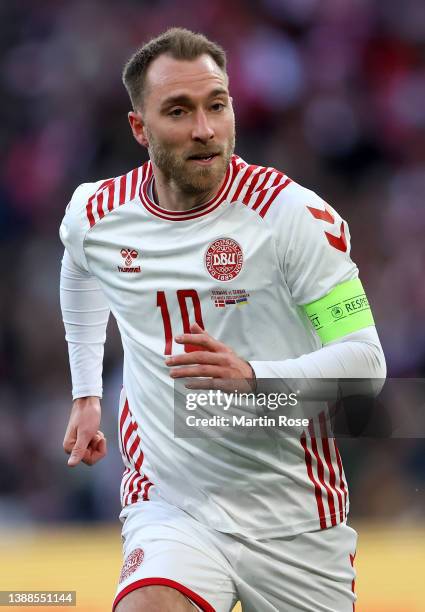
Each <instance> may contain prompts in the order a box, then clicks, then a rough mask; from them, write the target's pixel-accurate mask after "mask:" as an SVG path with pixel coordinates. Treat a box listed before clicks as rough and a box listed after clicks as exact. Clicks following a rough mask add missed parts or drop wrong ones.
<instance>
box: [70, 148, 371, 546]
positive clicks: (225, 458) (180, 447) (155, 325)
mask: <svg viewBox="0 0 425 612" xmlns="http://www.w3.org/2000/svg"><path fill="white" fill-rule="evenodd" d="M151 176H152V168H151V166H150V163H147V164H145V165H144V166H143V167H142V168H140V169H138V170H135V171H132V172H130V173H128V174H127V175H124V177H117V179H116V180H115V181H113V182H110V183H108V186H107V187H106V188H104V189H103V191H102V190H101V191H99V192H96V190H97V189H98V188H99V186H100V184H101V182H99V183H96V184H93V185H91V187H90V186H87V185H84V186H83V187H82V188H79V189H78V190H77V191H76V194H75V195H74V197H73V199H72V201H71V204H70V205H69V206H68V208H67V212H66V215H65V218H64V221H63V223H62V226H61V232H60V233H61V238H62V241H63V243H64V245H65V247H66V249H67V251H68V252H69V253H70V254H71V256H72V259H73V261H74V262H75V263H76V264H77V266H79V267H80V269H81V270H84V269H85V270H86V271H90V273H91V275H92V276H93V278H95V279H96V282H97V283H98V286H99V287H100V288H101V290H102V292H103V294H104V296H105V300H106V302H103V304H106V303H107V304H108V306H109V308H110V309H111V311H112V313H113V315H114V317H115V319H116V320H117V323H118V327H119V330H120V333H121V338H122V342H123V348H124V390H123V393H124V401H123V402H122V404H121V408H120V414H119V420H120V424H121V430H120V444H121V450H122V454H123V460H124V463H125V465H126V472H125V476H124V480H123V486H122V491H123V490H125V491H126V494H125V495H124V496H123V503H124V504H125V503H133V502H134V500H137V499H138V498H139V499H142V498H146V499H152V498H155V496H157V497H158V496H159V497H161V498H163V499H166V500H167V501H168V502H169V503H171V504H173V505H175V506H177V507H180V508H182V509H183V510H185V511H186V512H187V513H188V514H191V515H193V516H194V517H196V518H197V519H198V520H200V521H201V522H203V523H206V524H209V525H210V526H211V527H212V528H215V529H217V530H219V531H223V532H232V533H239V534H243V535H245V536H247V537H280V536H286V535H294V534H297V533H301V532H303V531H308V530H315V529H318V528H319V527H322V528H323V527H331V526H333V525H335V524H337V523H339V522H341V521H343V520H345V518H346V515H347V511H348V496H347V490H346V484H345V480H344V474H343V471H342V467H341V464H340V462H339V461H338V455H337V448H336V444H335V442H334V441H333V440H332V441H331V442H330V448H329V449H326V448H325V446H324V445H322V443H321V442H320V440H319V441H318V443H317V449H316V448H315V443H314V442H312V441H311V439H310V435H309V433H308V432H304V434H303V432H301V431H300V432H299V435H298V434H297V437H295V436H294V437H287V438H284V439H272V440H269V439H266V440H264V439H257V438H255V437H249V436H248V437H246V438H243V439H239V440H232V439H228V438H226V437H223V438H219V439H200V438H176V437H175V435H174V411H173V406H174V386H173V381H172V379H171V378H170V376H169V370H168V368H167V367H166V365H165V363H164V359H165V349H166V346H167V345H166V340H167V334H168V332H167V329H168V327H169V326H170V327H171V333H172V336H176V335H178V334H180V333H182V331H183V330H184V329H185V326H186V328H187V325H188V324H189V322H192V321H193V320H194V319H195V315H196V316H198V318H199V315H200V314H201V316H202V322H203V323H204V326H205V328H206V329H207V331H208V332H209V333H210V334H211V335H212V336H214V337H216V338H217V339H219V340H221V341H223V342H225V343H226V344H227V345H228V346H230V347H232V348H233V349H234V350H235V351H236V352H237V353H238V354H239V355H240V356H241V357H243V358H245V359H247V360H249V361H250V362H252V363H254V364H258V363H259V362H279V363H281V364H282V363H284V364H285V363H286V362H288V360H290V363H291V364H292V365H294V364H296V363H297V360H299V359H300V360H301V361H300V362H298V363H299V364H300V363H301V364H303V368H305V367H306V365H305V364H306V362H305V359H306V358H308V359H311V360H312V363H313V362H314V363H315V364H316V369H317V370H318V372H319V373H320V371H325V370H326V367H325V363H328V357H329V355H330V352H331V353H332V354H333V358H334V366H335V369H334V370H333V372H334V373H336V372H337V371H338V370H337V368H336V365H337V363H338V362H339V363H341V364H342V363H343V365H342V366H341V367H342V370H343V372H344V373H345V372H346V371H347V369H348V368H350V371H352V372H353V371H354V369H355V368H356V367H357V366H355V368H354V369H353V368H351V366H353V364H354V365H355V362H356V360H359V361H358V362H357V363H358V364H361V363H363V364H366V365H367V363H369V364H370V366H371V367H370V370H368V368H367V367H366V365H363V366H362V371H363V372H364V373H365V376H367V377H373V376H374V373H376V371H377V370H376V369H375V368H374V367H372V366H373V364H374V360H376V358H377V357H376V355H377V354H376V347H375V346H372V345H370V344H369V341H367V342H368V343H367V344H366V343H364V342H358V346H357V344H356V346H355V347H354V349H353V343H352V342H351V341H350V342H347V343H345V342H340V343H338V344H334V345H332V346H328V347H326V348H324V349H321V343H320V340H319V338H318V336H317V334H316V332H315V331H314V329H313V327H312V326H311V323H310V321H309V319H308V317H307V316H306V315H305V313H304V311H303V309H302V308H301V307H300V304H305V303H309V302H311V301H313V300H315V299H319V298H320V297H323V296H324V295H326V294H327V293H329V291H331V290H332V289H333V288H334V287H335V286H337V285H338V284H340V283H342V282H344V281H346V280H349V279H351V278H356V277H357V274H358V271H357V268H356V266H355V264H354V263H353V262H352V261H351V259H350V254H349V253H350V244H349V232H348V228H347V227H346V224H345V222H343V221H342V220H341V218H340V217H339V216H338V215H337V214H336V213H335V212H333V213H332V219H333V220H334V223H333V224H331V223H329V222H328V221H326V222H325V221H323V220H319V219H317V218H315V217H314V216H313V215H312V214H311V212H310V211H309V210H308V208H307V206H312V207H313V208H317V209H318V208H321V209H322V210H324V207H325V205H324V203H323V201H322V200H320V198H318V197H317V196H316V195H315V194H313V193H312V192H311V191H309V190H307V189H304V188H303V187H301V186H299V185H297V184H295V183H289V181H287V178H286V177H285V176H284V175H280V174H279V173H278V172H277V171H275V170H274V169H264V168H260V167H250V166H248V165H247V164H246V163H245V162H243V160H241V159H240V158H238V157H234V158H233V160H232V162H231V166H230V170H229V175H228V182H227V183H226V185H225V187H226V191H225V193H226V192H227V195H226V199H225V201H224V202H223V203H222V204H221V205H219V206H217V207H214V206H213V204H212V203H210V204H208V210H209V212H208V214H205V215H202V213H201V211H199V214H198V212H197V210H195V211H194V212H193V211H189V213H183V216H180V217H179V219H180V220H179V221H174V220H170V219H169V218H168V217H172V215H169V214H167V213H166V211H164V210H159V211H155V207H154V203H153V202H152V201H149V198H148V195H147V194H148V189H147V188H148V185H149V183H150V180H151ZM248 176H249V178H247V177H248ZM245 179H247V180H246V182H245V183H244V181H245ZM263 179H264V180H263ZM255 185H256V186H255ZM254 186H255V188H254ZM145 188H146V191H145ZM276 189H279V191H276ZM273 197H274V198H275V199H274V200H273V201H272V198H273ZM268 202H270V206H268ZM176 214H177V216H178V215H179V214H178V213H176ZM180 214H182V213H180ZM191 215H193V218H191ZM341 223H344V224H345V225H344V227H345V235H346V240H347V246H346V248H344V250H338V249H336V248H334V247H333V246H331V245H330V243H329V240H328V239H327V238H326V234H325V232H328V233H329V232H330V233H333V235H334V236H338V235H339V232H340V231H341V229H340V228H341ZM221 238H226V239H231V240H233V241H235V242H237V243H238V244H239V246H240V248H241V251H242V254H243V262H242V268H241V270H240V271H239V273H238V274H237V276H235V277H234V278H233V279H232V278H230V279H228V280H226V281H220V280H217V279H216V278H213V276H212V275H211V274H210V273H209V272H208V270H207V268H206V264H205V256H206V253H207V250H208V249H209V247H210V246H211V245H212V244H213V243H214V242H215V241H216V240H217V239H221ZM125 252H131V253H132V255H131V258H130V259H131V262H130V263H125V262H124V261H125V257H124V255H123V253H125ZM123 257H124V259H123ZM74 280H75V279H74ZM223 292H224V293H223ZM94 293H95V294H96V295H97V296H98V298H99V300H100V297H99V296H100V293H99V294H97V293H96V292H94ZM223 295H224V296H227V297H229V296H230V297H232V296H233V297H234V298H237V297H238V296H241V295H243V296H245V298H246V300H245V305H243V306H242V305H240V306H239V305H237V304H236V303H233V304H231V303H230V302H231V301H232V300H230V301H229V303H228V304H226V305H225V307H223V308H220V307H218V306H217V296H218V297H220V296H223ZM77 296H78V297H77ZM74 297H77V299H78V300H81V299H82V300H83V301H84V304H82V305H80V306H75V305H74V307H73V308H72V309H73V310H78V309H81V310H82V311H84V312H85V313H86V315H87V316H88V317H90V313H89V311H90V310H91V309H92V308H93V310H96V309H97V308H99V309H100V310H99V318H98V320H97V321H96V322H97V323H98V325H96V326H94V325H93V320H90V321H91V324H90V325H89V327H85V326H84V327H81V329H82V330H83V331H82V333H83V335H84V333H85V332H84V330H88V329H89V330H90V334H91V333H92V332H94V333H95V335H96V338H97V339H98V342H97V344H98V343H99V342H101V341H103V334H104V327H105V319H106V310H105V311H102V308H103V306H102V305H101V304H100V301H99V302H96V305H93V304H91V303H90V304H89V301H90V302H91V297H90V296H87V297H86V296H84V292H78V291H76V292H75V293H74ZM95 299H97V298H95ZM235 301H236V300H233V302H235ZM76 314H77V313H74V314H73V317H74V318H72V324H74V325H75V323H76V321H77V319H76V318H75V315H76ZM167 317H169V325H168V322H167ZM65 319H66V320H67V321H70V317H69V314H67V315H65ZM67 325H68V323H67ZM102 330H103V331H102ZM69 333H70V332H69V331H68V329H67V334H69ZM69 337H70V336H69ZM73 337H74V338H75V337H76V336H73ZM90 338H91V339H93V336H90ZM372 344H373V343H372ZM344 345H345V346H344ZM360 345H361V347H362V348H361V349H360V351H358V350H357V348H359V347H360ZM87 346H88V345H84V347H82V348H81V350H82V351H84V350H86V347H87ZM171 346H172V352H173V353H174V354H178V353H180V352H182V351H183V350H184V348H183V347H182V346H180V345H178V344H176V343H174V342H172V339H171ZM321 351H324V353H322V352H321ZM340 351H342V352H340ZM344 351H345V354H344ZM309 354H311V356H310V355H309ZM321 355H325V358H324V361H323V363H322V361H321ZM90 358H91V356H90V357H89V358H87V359H85V363H88V362H89V361H90ZM346 359H348V361H349V362H350V364H351V366H349V365H348V364H346V363H345V360H346ZM292 360H293V361H292ZM99 363H100V357H99ZM71 367H72V370H73V375H74V377H75V381H76V382H75V385H74V386H75V387H76V388H79V387H80V388H82V387H84V389H85V391H86V390H87V389H88V388H89V387H90V388H91V386H90V384H89V383H88V381H87V386H84V385H85V383H84V380H83V379H81V380H82V382H81V383H80V375H81V376H82V374H81V372H82V368H81V367H80V366H78V363H77V361H76V360H74V359H73V356H72V351H71ZM256 367H261V366H258V365H256ZM359 367H360V365H359ZM79 372H80V373H79ZM341 375H343V374H341ZM99 380H100V377H99V368H98V367H97V368H96V369H95V370H94V371H93V377H92V382H93V387H92V389H93V390H96V389H98V386H99ZM303 435H304V436H306V438H305V439H303V438H302V436H303ZM316 453H317V458H316ZM326 453H327V459H326V456H325V455H326ZM309 456H310V459H309ZM308 460H309V461H312V467H311V473H312V475H313V478H314V477H316V480H318V481H320V482H318V484H317V487H318V488H319V489H320V492H321V496H322V499H323V506H324V508H323V509H320V508H319V506H318V501H317V495H316V494H315V487H314V484H313V481H312V477H311V475H310V476H309V473H308V469H307V467H308V466H307V462H308ZM326 461H328V464H326ZM320 462H324V466H325V468H324V472H323V474H324V475H323V474H322V475H321V472H320V470H319V468H318V465H319V464H320ZM326 466H327V467H326ZM146 473H147V475H148V476H147V477H146V478H148V480H149V482H147V480H145V476H144V475H143V476H140V475H141V474H146ZM321 478H322V479H324V480H325V481H326V479H327V480H328V481H329V482H328V483H326V482H321ZM135 483H139V485H140V486H139V485H137V486H135ZM148 486H149V488H148ZM132 487H133V488H132ZM319 515H320V516H319Z"/></svg>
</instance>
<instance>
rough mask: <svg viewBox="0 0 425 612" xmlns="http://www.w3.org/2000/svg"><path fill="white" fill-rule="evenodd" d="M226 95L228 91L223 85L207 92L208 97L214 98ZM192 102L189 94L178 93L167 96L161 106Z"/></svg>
mask: <svg viewBox="0 0 425 612" xmlns="http://www.w3.org/2000/svg"><path fill="white" fill-rule="evenodd" d="M223 95H225V96H228V95H229V92H228V91H227V89H224V88H223V87H218V88H217V89H213V90H212V91H211V92H210V93H209V94H208V99H211V98H215V97H217V96H223ZM191 103H192V100H191V98H190V97H189V96H186V95H185V94H178V95H176V96H169V97H168V98H165V100H164V101H163V102H162V103H161V108H162V109H164V108H167V107H168V106H174V104H186V105H189V104H191Z"/></svg>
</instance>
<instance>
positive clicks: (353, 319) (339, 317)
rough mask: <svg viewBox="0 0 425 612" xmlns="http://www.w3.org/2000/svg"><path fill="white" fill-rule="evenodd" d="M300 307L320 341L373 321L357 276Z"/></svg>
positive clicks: (328, 340)
mask: <svg viewBox="0 0 425 612" xmlns="http://www.w3.org/2000/svg"><path fill="white" fill-rule="evenodd" d="M303 308H304V311H305V313H306V314H307V316H308V318H309V319H310V321H311V322H312V324H313V327H314V329H315V330H316V332H317V333H318V335H319V337H320V339H321V341H322V343H323V344H326V343H327V342H332V340H337V339H338V338H341V337H342V336H346V335H347V334H351V333H352V332H355V331H357V330H359V329H363V327H369V325H374V324H375V322H374V320H373V316H372V312H371V310H370V306H369V302H368V301H367V297H366V295H365V292H364V289H363V285H362V283H361V281H360V279H358V278H355V279H354V280H350V281H347V282H346V283H342V284H341V285H338V286H337V287H335V288H334V289H332V291H331V292H330V293H328V295H325V297H322V298H320V299H319V300H315V301H314V302H311V304H305V305H304V306H303Z"/></svg>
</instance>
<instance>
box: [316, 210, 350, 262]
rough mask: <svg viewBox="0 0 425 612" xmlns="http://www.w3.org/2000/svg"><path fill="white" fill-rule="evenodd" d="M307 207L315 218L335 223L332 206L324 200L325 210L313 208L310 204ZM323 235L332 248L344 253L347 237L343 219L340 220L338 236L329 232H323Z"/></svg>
mask: <svg viewBox="0 0 425 612" xmlns="http://www.w3.org/2000/svg"><path fill="white" fill-rule="evenodd" d="M307 209H308V210H309V211H310V213H311V214H312V215H313V217H314V218H315V219H319V220H320V221H325V223H331V224H332V225H333V224H334V223H335V216H334V212H333V210H332V208H331V207H330V206H329V204H327V203H326V202H325V210H321V209H320V208H313V207H312V206H307ZM325 236H326V239H327V241H328V242H329V244H330V245H331V246H333V247H334V249H337V250H338V251H342V252H343V253H346V251H347V238H346V236H345V225H344V221H341V226H340V228H339V236H334V235H333V234H330V233H329V232H325Z"/></svg>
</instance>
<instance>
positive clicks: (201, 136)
mask: <svg viewBox="0 0 425 612" xmlns="http://www.w3.org/2000/svg"><path fill="white" fill-rule="evenodd" d="M192 138H193V140H197V141H200V142H204V143H205V142H208V140H211V138H214V130H213V129H212V127H211V125H210V124H209V122H208V118H207V115H206V114H205V112H204V111H203V110H199V111H198V112H197V113H196V114H195V122H194V125H193V128H192Z"/></svg>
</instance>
